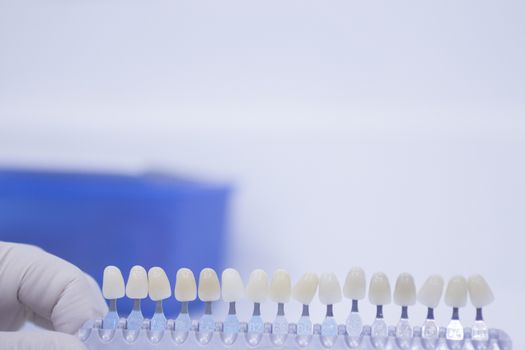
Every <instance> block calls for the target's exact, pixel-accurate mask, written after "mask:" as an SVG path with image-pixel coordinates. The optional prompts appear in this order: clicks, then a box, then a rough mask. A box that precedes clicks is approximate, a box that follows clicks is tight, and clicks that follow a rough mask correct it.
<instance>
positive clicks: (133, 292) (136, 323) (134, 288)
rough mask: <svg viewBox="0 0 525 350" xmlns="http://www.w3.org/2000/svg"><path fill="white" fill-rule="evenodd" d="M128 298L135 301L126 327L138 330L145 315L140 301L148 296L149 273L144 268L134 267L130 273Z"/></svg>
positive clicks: (127, 285) (127, 289)
mask: <svg viewBox="0 0 525 350" xmlns="http://www.w3.org/2000/svg"><path fill="white" fill-rule="evenodd" d="M126 296H127V297H128V298H130V299H134V300H133V309H132V310H131V312H130V313H129V315H128V318H127V322H126V327H127V329H129V330H137V329H140V328H141V327H142V323H143V321H144V315H142V310H141V307H140V300H141V299H144V298H146V297H147V296H148V273H147V272H146V270H145V269H144V268H143V267H142V266H138V265H136V266H133V267H132V268H131V270H130V271H129V277H128V283H126Z"/></svg>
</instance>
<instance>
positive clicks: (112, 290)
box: [102, 266, 126, 300]
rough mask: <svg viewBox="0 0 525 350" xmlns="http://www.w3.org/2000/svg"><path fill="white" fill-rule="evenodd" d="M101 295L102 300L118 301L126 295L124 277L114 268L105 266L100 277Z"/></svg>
mask: <svg viewBox="0 0 525 350" xmlns="http://www.w3.org/2000/svg"><path fill="white" fill-rule="evenodd" d="M102 294H103V295H104V298H106V299H109V300H112V299H120V298H122V297H123V296H124V295H125V294H126V287H125V286H124V277H122V273H121V272H120V270H119V268H118V267H116V266H107V267H106V268H105V269H104V274H103V276H102Z"/></svg>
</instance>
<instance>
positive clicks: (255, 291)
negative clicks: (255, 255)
mask: <svg viewBox="0 0 525 350" xmlns="http://www.w3.org/2000/svg"><path fill="white" fill-rule="evenodd" d="M269 291H270V287H269V283H268V274H267V273H266V272H265V271H264V270H261V269H257V270H254V271H252V273H251V274H250V277H249V278H248V284H247V285H246V296H247V297H248V298H249V299H250V300H251V301H252V302H254V303H262V302H264V301H265V300H266V298H267V297H268V293H269Z"/></svg>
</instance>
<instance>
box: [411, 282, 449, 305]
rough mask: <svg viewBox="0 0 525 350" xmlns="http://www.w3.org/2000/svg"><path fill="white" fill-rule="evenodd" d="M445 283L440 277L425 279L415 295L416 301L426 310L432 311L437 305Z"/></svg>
mask: <svg viewBox="0 0 525 350" xmlns="http://www.w3.org/2000/svg"><path fill="white" fill-rule="evenodd" d="M444 285H445V282H444V280H443V277H441V276H440V275H432V276H430V277H428V278H427V280H426V281H425V283H423V286H421V288H420V289H419V292H418V293H417V300H418V301H419V302H420V303H421V304H423V305H425V306H426V307H428V308H431V309H434V308H436V307H437V306H438V305H439V301H440V300H441V296H442V294H443V287H444Z"/></svg>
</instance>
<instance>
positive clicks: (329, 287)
mask: <svg viewBox="0 0 525 350" xmlns="http://www.w3.org/2000/svg"><path fill="white" fill-rule="evenodd" d="M341 299H342V294H341V285H340V284H339V280H338V279H337V276H336V275H335V273H323V274H322V275H321V278H320V279H319V300H320V301H321V303H322V304H324V305H332V304H337V303H338V302H340V301H341Z"/></svg>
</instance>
